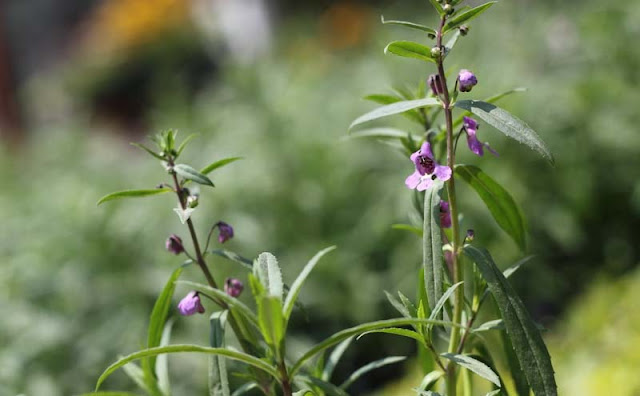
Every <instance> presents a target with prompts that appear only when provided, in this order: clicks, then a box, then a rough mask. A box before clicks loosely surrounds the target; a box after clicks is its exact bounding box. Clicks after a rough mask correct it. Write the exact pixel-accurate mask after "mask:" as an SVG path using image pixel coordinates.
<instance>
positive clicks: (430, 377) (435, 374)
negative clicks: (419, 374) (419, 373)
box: [418, 370, 444, 391]
mask: <svg viewBox="0 0 640 396" xmlns="http://www.w3.org/2000/svg"><path fill="white" fill-rule="evenodd" d="M443 375H444V373H443V372H442V371H440V370H436V371H432V372H430V373H429V374H427V375H425V376H424V378H423V379H422V382H421V383H420V387H419V388H418V390H419V391H428V390H431V388H432V387H433V386H434V385H435V384H436V382H438V380H439V379H440V378H442V376H443Z"/></svg>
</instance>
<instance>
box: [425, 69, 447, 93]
mask: <svg viewBox="0 0 640 396" xmlns="http://www.w3.org/2000/svg"><path fill="white" fill-rule="evenodd" d="M427 84H429V87H431V92H433V94H434V95H435V96H438V95H441V94H442V93H443V92H444V88H443V87H442V81H440V75H438V74H432V75H430V76H429V78H428V79H427Z"/></svg>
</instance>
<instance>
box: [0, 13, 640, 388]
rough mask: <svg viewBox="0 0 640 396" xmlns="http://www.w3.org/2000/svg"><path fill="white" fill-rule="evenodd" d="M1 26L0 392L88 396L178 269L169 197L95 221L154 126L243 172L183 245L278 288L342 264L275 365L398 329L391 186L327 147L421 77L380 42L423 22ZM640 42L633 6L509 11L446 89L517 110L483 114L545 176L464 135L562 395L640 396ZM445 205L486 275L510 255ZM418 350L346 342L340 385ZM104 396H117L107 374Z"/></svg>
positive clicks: (459, 58)
mask: <svg viewBox="0 0 640 396" xmlns="http://www.w3.org/2000/svg"><path fill="white" fill-rule="evenodd" d="M0 10H1V11H2V23H1V24H0V128H1V129H0V130H1V131H2V140H1V141H0V179H1V180H2V186H3V188H2V189H1V190H0V221H1V226H0V260H1V261H0V317H1V318H2V320H1V322H0V368H1V369H0V395H16V394H25V395H53V396H56V395H73V394H79V393H82V392H86V391H89V390H91V389H92V387H93V384H94V383H95V380H96V378H97V376H98V374H99V373H100V372H101V371H102V370H103V369H104V368H105V367H106V366H107V365H108V364H109V363H110V362H112V361H114V360H115V359H116V358H117V356H118V355H121V354H126V353H128V352H131V351H134V350H136V349H138V348H139V347H140V346H141V345H142V343H143V340H144V337H145V331H146V330H145V329H146V321H147V318H148V314H149V312H150V310H151V307H152V306H153V302H154V299H155V297H156V296H157V294H158V293H159V291H160V290H161V288H162V286H163V284H164V282H165V281H166V279H167V277H168V276H169V274H170V273H171V272H172V270H173V268H174V267H175V266H176V265H178V264H179V263H180V262H181V261H180V260H179V259H176V258H175V257H174V256H171V255H169V254H167V253H166V252H165V251H164V248H163V245H164V239H165V238H166V237H167V235H168V234H170V233H177V234H179V235H182V236H183V237H185V239H186V236H187V233H186V230H185V229H184V228H183V227H182V226H181V224H180V222H179V221H178V219H177V217H176V216H175V214H174V213H173V212H172V207H174V206H175V202H174V200H173V199H172V198H170V197H169V196H159V197H153V198H149V199H146V200H138V201H134V200H130V201H119V202H114V203H109V204H105V205H103V206H100V207H96V201H97V200H98V199H99V198H100V197H101V196H102V195H105V194H107V193H109V192H111V191H114V190H119V189H126V188H152V187H153V186H155V185H157V184H158V183H159V182H162V181H164V179H165V178H166V174H165V173H164V172H163V169H162V168H161V167H160V166H159V164H157V163H155V162H154V160H152V159H150V157H148V156H147V155H145V154H144V153H143V152H141V151H138V150H137V149H135V148H133V147H132V146H130V145H129V142H130V141H143V140H144V139H145V138H146V136H147V135H150V134H154V133H156V132H158V131H160V130H163V129H166V128H175V129H178V130H179V131H180V135H179V137H185V136H187V135H188V134H190V133H199V137H198V138H197V140H195V141H194V143H193V144H192V145H191V146H190V147H189V148H188V149H187V151H186V152H185V154H184V156H185V161H188V162H189V163H191V164H192V165H193V166H194V167H196V168H199V167H202V166H204V165H206V164H208V163H209V162H211V161H213V160H216V159H220V158H223V157H229V156H237V155H238V156H242V157H244V160H243V161H240V162H237V163H234V164H232V165H230V166H229V167H226V168H224V169H222V170H220V171H218V172H217V173H216V174H214V175H213V180H214V182H215V183H216V188H215V189H214V190H203V195H202V197H201V204H200V207H199V209H198V211H197V212H196V214H195V215H194V221H195V223H196V226H197V228H198V230H199V231H200V232H203V233H204V232H206V231H207V230H208V227H209V226H210V225H211V224H212V223H214V222H217V221H218V220H224V221H226V222H228V223H230V224H232V225H233V226H234V228H235V231H236V237H235V238H234V239H233V240H232V241H230V242H228V243H227V244H226V245H225V247H227V248H229V249H231V250H235V251H237V252H239V253H242V254H243V255H245V256H248V257H255V256H257V254H259V253H260V252H262V251H270V252H272V253H274V254H275V255H276V256H278V258H279V260H280V263H281V265H282V266H283V268H284V271H285V279H287V280H289V282H291V281H292V280H293V279H294V277H295V275H296V274H297V272H298V271H299V270H300V269H301V268H302V266H303V265H304V263H305V262H306V260H308V258H310V257H311V256H312V255H313V254H314V253H315V252H316V251H317V250H319V249H321V248H323V247H326V246H328V245H333V244H336V245H338V247H339V249H338V250H337V251H336V252H335V253H332V254H331V255H330V256H328V257H327V258H326V259H325V260H323V262H322V263H321V265H320V266H319V267H318V269H317V270H316V271H315V272H314V273H313V274H312V276H311V277H310V279H309V281H308V283H307V284H306V286H305V289H304V290H303V292H302V294H301V301H302V302H303V303H304V304H305V306H306V307H307V315H306V317H305V315H303V314H300V313H299V314H298V315H297V317H296V319H295V320H294V322H293V332H294V336H295V337H294V339H293V341H292V342H291V344H290V346H289V348H290V350H292V351H293V352H292V353H293V354H296V353H300V351H301V350H303V348H305V347H307V346H309V345H311V344H312V343H314V342H317V341H318V340H320V339H322V338H324V337H326V336H328V335H330V334H331V333H332V332H334V331H336V330H339V329H341V328H344V327H348V326H351V325H355V324H357V323H360V322H363V321H368V320H375V319H381V318H389V317H393V316H395V315H396V314H395V313H394V312H393V310H392V308H391V307H390V306H389V305H388V303H387V302H386V300H385V298H384V294H383V290H388V291H391V292H393V291H396V290H401V291H402V292H403V293H406V294H408V295H411V296H414V295H415V287H416V286H415V276H416V271H417V269H418V267H419V265H420V260H421V251H420V242H419V241H418V240H417V238H416V237H415V236H413V235H411V234H408V233H405V232H403V231H397V230H392V229H391V227H390V225H391V224H393V223H401V222H408V221H410V216H409V213H410V211H411V194H410V193H409V191H407V190H406V188H405V187H404V184H403V181H404V178H405V177H406V176H407V175H408V174H409V173H410V171H411V170H412V169H411V164H410V163H409V161H408V160H407V159H406V158H404V157H403V156H401V155H399V154H398V153H396V152H395V151H393V150H392V149H390V148H388V147H386V146H384V145H381V144H379V143H377V142H373V141H361V140H355V139H351V140H349V139H345V138H344V137H345V135H346V133H347V126H348V125H349V124H350V122H351V121H352V120H353V119H354V118H355V117H357V116H358V115H360V114H362V113H363V112H365V111H367V110H369V109H371V108H373V105H371V104H369V103H367V102H365V101H362V100H361V99H360V98H361V97H362V96H364V95H366V94H369V93H378V92H388V90H389V89H390V88H391V87H392V86H405V85H409V86H415V84H417V83H418V81H419V80H420V79H424V78H426V77H427V75H428V74H429V73H431V72H432V70H430V69H429V68H425V66H424V65H423V64H421V63H420V62H419V61H415V62H414V61H412V60H408V59H400V58H396V57H392V56H385V55H384V54H383V53H382V48H384V45H385V44H386V43H387V42H388V41H390V40H392V39H416V40H421V41H423V40H425V38H423V37H420V36H419V35H417V34H416V33H414V32H411V31H406V30H403V29H401V28H398V27H392V26H391V27H390V26H382V25H381V24H380V23H379V17H380V15H384V16H385V17H386V18H390V19H408V20H413V21H415V22H419V23H424V24H434V23H435V15H434V13H433V11H432V10H431V8H430V6H429V4H428V2H423V1H417V0H416V1H378V2H361V3H358V2H355V1H353V2H346V1H334V2H332V1H328V0H327V1H319V2H308V3H306V2H294V1H278V2H275V1H273V2H268V1H267V2H261V1H257V0H192V1H188V0H154V1H147V2H140V1H135V0H111V1H103V2H100V1H80V0H77V1H75V0H65V1H57V2H54V1H46V0H33V1H28V2H23V1H19V0H13V1H12V0H9V1H6V2H3V3H2V5H0ZM638 20H640V3H638V2H602V1H595V0H588V1H581V2H560V1H550V0H547V1H541V0H538V1H525V0H514V1H503V2H500V3H499V4H497V5H496V6H494V7H493V8H492V9H491V10H490V11H489V12H487V13H486V14H485V15H483V16H482V17H481V18H479V19H477V20H475V21H474V22H473V23H472V24H471V31H470V34H469V35H468V36H467V37H464V38H462V39H461V41H460V42H459V43H458V45H457V47H456V48H455V50H454V52H453V53H452V54H451V56H450V57H449V58H448V66H449V67H450V68H451V69H450V70H451V71H452V72H455V70H457V69H458V68H468V69H471V70H473V71H474V72H475V73H476V75H477V76H478V79H479V81H480V83H479V85H478V86H477V87H476V88H475V89H474V91H473V92H472V95H471V97H474V98H481V97H484V96H488V95H491V94H494V93H498V92H501V91H504V90H508V89H511V88H514V87H520V86H523V87H527V88H528V92H527V93H525V94H517V95H514V96H512V97H510V98H508V99H506V100H505V101H503V102H502V105H503V106H504V107H505V108H507V109H509V110H510V111H512V112H513V113H515V114H517V115H518V116H519V117H521V118H522V119H524V120H526V121H527V122H528V123H529V124H530V125H531V126H532V127H533V128H534V129H536V130H537V131H538V132H539V134H540V135H541V136H542V138H543V139H544V140H545V141H546V142H547V143H548V145H549V146H550V148H551V150H552V151H553V152H554V153H555V156H556V160H557V165H556V167H555V168H551V167H550V166H548V165H547V164H546V163H545V162H544V161H543V160H542V159H541V158H539V157H538V156H537V155H536V154H535V153H533V152H530V151H529V150H528V149H527V148H526V147H524V146H521V145H518V144H517V143H515V142H513V141H508V140H506V139H505V138H504V137H503V136H502V135H501V134H499V133H497V132H496V131H495V130H492V129H491V128H490V127H489V126H487V125H484V126H483V127H482V129H481V131H480V134H481V139H483V140H488V141H490V142H491V144H492V147H495V148H496V149H497V150H498V151H499V152H500V154H501V155H500V157H499V158H491V157H484V158H478V157H475V156H473V155H472V154H470V153H468V152H466V151H465V150H460V151H459V152H460V153H461V154H460V155H459V160H460V162H467V163H473V164H476V165H479V166H481V167H482V168H483V169H485V170H486V171H487V173H489V174H490V175H492V176H493V177H494V178H495V179H496V180H497V181H499V182H500V183H501V184H502V185H504V186H506V187H507V188H508V189H510V191H511V192H512V194H513V195H514V197H515V198H516V200H517V201H518V202H519V203H520V204H521V206H522V208H523V209H524V212H525V214H526V216H527V217H528V221H529V231H530V234H529V240H530V247H529V252H528V253H532V254H536V255H537V257H536V259H535V260H533V262H532V263H531V264H529V265H528V266H527V267H526V268H524V269H522V270H521V272H519V273H518V274H517V275H516V276H514V277H513V278H512V282H513V284H514V285H515V287H516V288H517V290H518V291H519V292H520V293H521V296H522V297H523V300H524V301H525V303H526V304H527V305H528V307H529V308H530V310H531V312H532V314H533V316H534V317H535V318H536V320H538V321H540V322H541V323H543V324H544V325H545V326H546V327H547V328H548V329H549V330H548V331H547V332H546V333H545V336H546V339H547V340H548V342H549V345H550V349H551V354H552V358H553V362H554V365H555V368H556V370H557V375H558V382H559V385H560V388H561V390H560V394H566V395H570V394H579V395H600V394H602V393H604V392H607V393H609V394H613V395H630V396H633V395H639V394H640V378H639V377H638V376H637V374H636V372H637V368H638V367H640V358H639V357H640V311H638V310H637V301H638V298H640V295H639V294H638V293H639V292H638V290H640V270H638V265H637V264H638V263H639V261H640V258H639V257H640V249H639V248H638V243H639V242H640V238H639V235H640V231H638V230H639V229H640V135H639V133H638V132H639V130H638V127H637V126H638V121H639V120H638V108H639V106H640V75H639V74H638V72H637V71H638V70H639V69H640V46H638V45H637V39H638V37H640V24H638ZM391 123H392V124H395V125H396V126H398V127H407V128H413V126H411V125H409V124H405V123H403V121H402V120H401V119H397V120H396V119H394V120H391ZM413 131H414V132H416V133H419V132H420V131H419V130H415V129H413ZM461 191H462V192H461V194H462V195H463V197H462V208H463V210H464V215H465V217H464V226H465V227H472V228H474V229H475V230H476V240H477V242H478V244H481V245H485V246H487V247H489V248H490V249H491V250H492V252H493V254H494V256H495V258H496V260H497V262H498V263H499V264H500V265H502V266H505V267H506V266H508V265H510V264H511V263H513V262H514V261H516V260H517V259H519V258H521V256H522V253H520V252H518V250H517V249H516V247H515V246H514V244H513V243H512V242H511V241H510V240H509V239H508V237H507V236H506V235H504V234H503V233H501V232H500V230H499V229H498V228H497V226H496V224H495V223H494V222H493V220H492V218H491V217H490V215H489V213H488V212H487V211H486V209H485V208H484V207H483V205H482V203H481V202H480V201H479V200H478V199H477V197H476V196H475V195H474V193H473V192H472V191H471V190H469V189H467V188H464V187H463V188H461ZM210 265H211V266H212V267H213V268H214V272H215V274H216V276H217V277H218V278H220V279H223V277H225V276H228V275H229V274H235V276H238V277H240V278H241V279H246V276H245V274H244V273H243V271H242V270H241V269H239V268H237V267H236V266H234V265H233V264H231V263H229V262H227V261H224V260H222V259H212V260H211V262H210ZM184 277H185V278H189V279H196V280H197V279H199V274H198V273H197V272H196V271H195V268H191V269H189V270H188V271H187V272H186V274H185V275H184ZM186 292H187V290H181V289H178V294H184V293H186ZM243 298H245V299H247V298H248V296H246V295H245V296H244V297H243ZM206 326H207V317H206V315H203V316H197V317H189V318H178V321H177V324H176V331H175V332H174V341H175V342H187V341H188V342H197V343H202V344H206V343H207V337H208V330H205V329H206ZM413 350H414V348H413V345H412V344H411V343H410V342H406V341H405V340H400V339H395V338H392V337H389V336H387V337H384V336H380V337H378V336H369V337H365V338H363V339H361V340H360V341H358V342H357V343H355V345H354V346H353V347H352V349H351V350H350V351H349V352H348V354H347V355H346V360H345V361H344V362H342V363H341V364H342V365H341V366H340V367H339V368H340V369H339V372H338V373H337V377H338V379H340V378H344V376H345V375H346V373H348V372H350V371H351V370H353V369H354V368H356V367H358V366H359V365H362V364H364V363H366V362H368V361H371V360H374V359H376V358H380V357H382V356H384V355H388V354H393V355H402V354H411V353H412V352H413ZM206 364H207V361H206V359H203V358H202V357H197V356H188V355H177V356H172V357H171V358H170V367H171V370H172V379H173V383H174V387H175V392H174V394H176V395H191V394H204V392H205V391H204V389H205V383H206ZM413 372H414V370H413V368H412V366H411V364H406V365H404V366H403V365H398V366H394V367H388V368H385V369H383V370H381V371H379V372H378V374H377V375H374V376H373V378H372V377H369V378H367V379H362V380H360V381H359V382H358V383H357V384H356V385H355V386H354V388H353V390H354V392H353V393H354V394H372V393H375V392H378V393H379V392H386V394H388V395H403V394H409V393H410V389H411V387H414V386H416V385H417V383H418V382H417V381H419V377H417V376H416V374H413ZM343 373H344V374H343ZM403 378H404V380H403ZM106 387H107V388H109V389H125V390H126V389H129V390H134V389H135V388H134V387H133V384H132V383H131V382H130V381H129V380H128V378H127V377H126V376H125V375H124V374H122V373H119V374H117V375H114V376H113V378H111V379H110V380H109V381H108V382H107V384H106ZM385 389H386V390H385Z"/></svg>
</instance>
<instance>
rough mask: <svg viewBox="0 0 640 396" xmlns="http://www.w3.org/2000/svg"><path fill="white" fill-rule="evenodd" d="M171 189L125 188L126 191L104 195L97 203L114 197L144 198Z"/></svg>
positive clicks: (111, 199)
mask: <svg viewBox="0 0 640 396" xmlns="http://www.w3.org/2000/svg"><path fill="white" fill-rule="evenodd" d="M169 191H171V189H170V188H155V189H153V190H124V191H118V192H114V193H111V194H108V195H105V196H104V197H102V198H100V200H99V201H98V203H97V205H100V204H102V203H104V202H107V201H113V200H114V199H120V198H142V197H148V196H150V195H158V194H164V193H166V192H169Z"/></svg>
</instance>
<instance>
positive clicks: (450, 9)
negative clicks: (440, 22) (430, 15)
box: [442, 3, 454, 15]
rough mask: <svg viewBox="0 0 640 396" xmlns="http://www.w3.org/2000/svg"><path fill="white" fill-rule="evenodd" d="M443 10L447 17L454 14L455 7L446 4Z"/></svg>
mask: <svg viewBox="0 0 640 396" xmlns="http://www.w3.org/2000/svg"><path fill="white" fill-rule="evenodd" d="M442 10H443V11H444V12H445V13H446V14H447V15H451V14H453V11H454V9H453V6H452V5H451V4H449V3H447V4H445V5H444V6H442Z"/></svg>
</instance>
